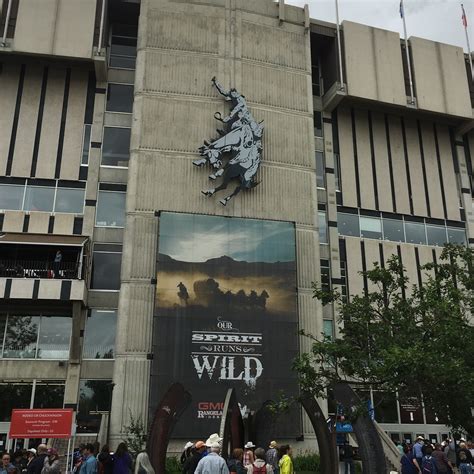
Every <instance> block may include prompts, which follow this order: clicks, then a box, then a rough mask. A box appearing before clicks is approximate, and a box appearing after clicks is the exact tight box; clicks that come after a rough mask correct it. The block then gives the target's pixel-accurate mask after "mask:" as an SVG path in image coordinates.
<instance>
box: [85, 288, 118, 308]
mask: <svg viewBox="0 0 474 474" xmlns="http://www.w3.org/2000/svg"><path fill="white" fill-rule="evenodd" d="M87 304H88V306H89V307H90V308H106V309H107V308H118V304H119V292H118V291H100V290H89V292H88V297H87Z"/></svg>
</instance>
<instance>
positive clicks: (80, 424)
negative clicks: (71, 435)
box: [76, 380, 112, 433]
mask: <svg viewBox="0 0 474 474" xmlns="http://www.w3.org/2000/svg"><path fill="white" fill-rule="evenodd" d="M111 398H112V381H111V380H81V381H80V384H79V404H78V405H79V406H78V409H77V420H76V421H77V431H78V432H79V433H98V432H99V428H100V422H101V413H102V412H108V411H109V410H110V401H111Z"/></svg>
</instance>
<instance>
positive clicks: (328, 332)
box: [323, 319, 334, 340]
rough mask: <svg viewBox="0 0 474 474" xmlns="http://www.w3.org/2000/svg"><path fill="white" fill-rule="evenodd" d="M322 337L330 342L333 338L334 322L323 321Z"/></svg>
mask: <svg viewBox="0 0 474 474" xmlns="http://www.w3.org/2000/svg"><path fill="white" fill-rule="evenodd" d="M323 332H324V337H326V338H328V339H330V340H332V339H333V337H334V322H333V321H332V320H331V319H324V320H323Z"/></svg>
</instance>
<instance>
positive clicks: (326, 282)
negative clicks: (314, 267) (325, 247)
mask: <svg viewBox="0 0 474 474" xmlns="http://www.w3.org/2000/svg"><path fill="white" fill-rule="evenodd" d="M320 265H321V289H322V290H324V291H329V290H330V289H331V274H330V271H329V260H320Z"/></svg>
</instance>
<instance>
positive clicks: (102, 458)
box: [97, 445, 114, 474]
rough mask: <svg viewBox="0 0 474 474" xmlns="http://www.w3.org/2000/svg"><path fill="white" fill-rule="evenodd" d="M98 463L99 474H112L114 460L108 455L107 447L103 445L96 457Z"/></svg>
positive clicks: (108, 449)
mask: <svg viewBox="0 0 474 474" xmlns="http://www.w3.org/2000/svg"><path fill="white" fill-rule="evenodd" d="M97 461H99V472H100V473H101V474H112V473H113V472H114V458H113V457H112V454H110V448H109V447H108V445H104V446H103V447H102V450H101V451H100V454H99V455H98V456H97Z"/></svg>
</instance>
